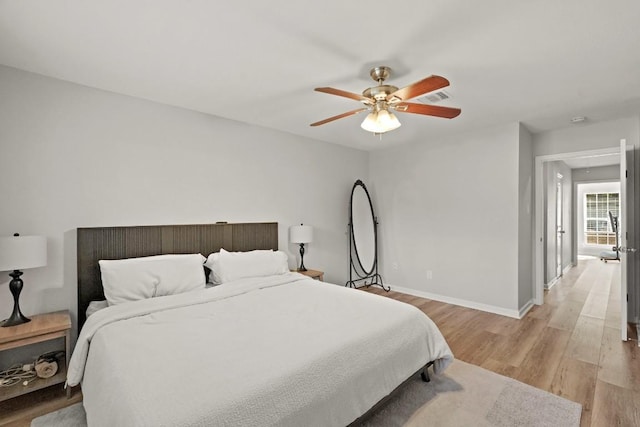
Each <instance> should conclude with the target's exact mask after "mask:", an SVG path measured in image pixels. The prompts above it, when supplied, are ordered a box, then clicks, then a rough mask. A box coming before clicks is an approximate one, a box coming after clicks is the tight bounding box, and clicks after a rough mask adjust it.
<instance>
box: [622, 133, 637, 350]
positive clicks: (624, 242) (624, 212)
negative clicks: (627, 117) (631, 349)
mask: <svg viewBox="0 0 640 427" xmlns="http://www.w3.org/2000/svg"><path fill="white" fill-rule="evenodd" d="M629 149H630V150H633V146H632V145H631V146H629ZM627 179H628V173H627V141H626V140H625V139H623V140H621V141H620V218H619V220H618V229H619V231H620V247H619V248H618V249H619V251H620V304H621V306H620V320H621V325H620V329H621V332H622V341H626V340H627V303H628V302H627V254H631V255H634V252H635V251H636V249H635V248H631V247H629V246H628V244H629V242H628V241H627V219H628V218H627V213H628V210H627Z"/></svg>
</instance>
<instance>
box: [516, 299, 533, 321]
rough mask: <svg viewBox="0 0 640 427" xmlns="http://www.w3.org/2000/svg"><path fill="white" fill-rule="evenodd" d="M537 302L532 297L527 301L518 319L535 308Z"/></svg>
mask: <svg viewBox="0 0 640 427" xmlns="http://www.w3.org/2000/svg"><path fill="white" fill-rule="evenodd" d="M534 305H535V304H534V303H533V300H532V299H530V300H529V301H527V303H526V304H525V305H524V307H522V308H521V309H520V311H519V312H518V316H519V317H518V319H522V318H523V317H524V316H525V314H527V313H528V312H529V310H531V309H532V308H533V306H534Z"/></svg>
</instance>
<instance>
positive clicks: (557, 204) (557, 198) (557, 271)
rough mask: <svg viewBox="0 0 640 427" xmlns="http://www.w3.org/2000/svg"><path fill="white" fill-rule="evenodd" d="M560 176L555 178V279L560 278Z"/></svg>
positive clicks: (561, 234)
mask: <svg viewBox="0 0 640 427" xmlns="http://www.w3.org/2000/svg"><path fill="white" fill-rule="evenodd" d="M562 205H563V203H562V175H561V174H558V175H557V176H556V277H562V252H563V248H562V238H563V237H564V229H563V228H562V221H563V219H562Z"/></svg>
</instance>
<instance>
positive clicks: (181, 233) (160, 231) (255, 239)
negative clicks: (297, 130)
mask: <svg viewBox="0 0 640 427" xmlns="http://www.w3.org/2000/svg"><path fill="white" fill-rule="evenodd" d="M220 248H224V249H226V250H228V251H250V250H253V249H273V250H278V223H277V222H265V223H244V224H228V223H217V224H193V225H157V226H155V225H152V226H139V227H98V228H78V331H80V330H81V328H82V325H83V324H84V322H85V320H86V312H87V307H89V303H90V302H91V301H98V300H104V299H105V298H104V291H103V289H102V280H101V276H100V267H99V265H98V261H99V260H101V259H122V258H134V257H141V256H151V255H164V254H186V253H201V254H203V255H204V256H207V255H209V254H210V253H211V252H217V251H219V250H220Z"/></svg>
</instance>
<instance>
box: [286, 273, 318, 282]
mask: <svg viewBox="0 0 640 427" xmlns="http://www.w3.org/2000/svg"><path fill="white" fill-rule="evenodd" d="M292 271H295V272H296V273H300V274H304V275H305V276H309V277H311V278H312V279H316V280H319V281H321V282H324V271H320V270H307V271H299V270H292Z"/></svg>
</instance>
